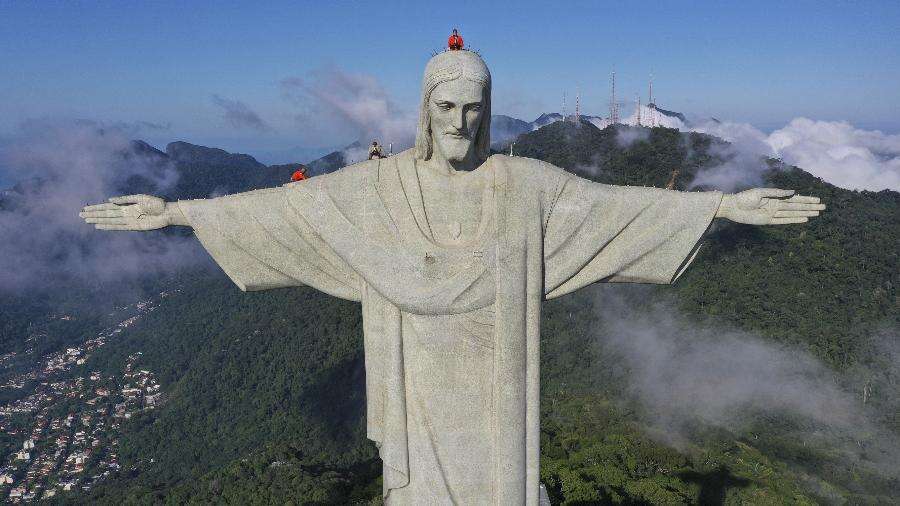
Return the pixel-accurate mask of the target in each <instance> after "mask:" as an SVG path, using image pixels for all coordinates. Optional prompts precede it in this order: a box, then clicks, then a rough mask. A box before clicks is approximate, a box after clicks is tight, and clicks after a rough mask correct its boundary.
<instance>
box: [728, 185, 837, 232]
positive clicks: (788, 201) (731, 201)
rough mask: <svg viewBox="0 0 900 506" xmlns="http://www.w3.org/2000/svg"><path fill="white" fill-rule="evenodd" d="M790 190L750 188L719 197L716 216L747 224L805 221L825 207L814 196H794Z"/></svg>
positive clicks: (783, 223) (785, 223)
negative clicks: (720, 201)
mask: <svg viewBox="0 0 900 506" xmlns="http://www.w3.org/2000/svg"><path fill="white" fill-rule="evenodd" d="M791 195H794V190H779V189H777V188H753V189H752V190H745V191H742V192H740V193H735V194H733V195H725V196H723V197H722V204H721V205H720V206H719V212H718V213H716V216H717V217H719V218H728V219H729V220H731V221H735V222H737V223H746V224H748V225H787V224H789V223H805V222H807V221H809V219H810V218H812V217H814V216H818V215H819V212H820V211H824V210H825V204H822V203H821V202H820V201H819V198H818V197H804V196H802V195H794V196H791Z"/></svg>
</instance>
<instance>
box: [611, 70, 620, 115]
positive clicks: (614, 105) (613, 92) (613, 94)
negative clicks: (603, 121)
mask: <svg viewBox="0 0 900 506" xmlns="http://www.w3.org/2000/svg"><path fill="white" fill-rule="evenodd" d="M610 84H611V86H610V89H611V93H610V97H609V124H610V125H615V124H616V123H618V122H619V104H618V103H616V71H615V70H613V72H612V78H610Z"/></svg>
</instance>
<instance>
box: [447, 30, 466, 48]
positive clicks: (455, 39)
mask: <svg viewBox="0 0 900 506" xmlns="http://www.w3.org/2000/svg"><path fill="white" fill-rule="evenodd" d="M447 48H449V49H451V50H454V51H457V50H460V49H462V48H463V38H462V36H461V35H460V34H459V32H458V31H456V28H454V29H453V35H451V36H450V38H449V39H447Z"/></svg>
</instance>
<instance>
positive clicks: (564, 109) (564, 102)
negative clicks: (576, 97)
mask: <svg viewBox="0 0 900 506" xmlns="http://www.w3.org/2000/svg"><path fill="white" fill-rule="evenodd" d="M562 117H563V121H565V120H566V92H563V108H562Z"/></svg>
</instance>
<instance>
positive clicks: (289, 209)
mask: <svg viewBox="0 0 900 506" xmlns="http://www.w3.org/2000/svg"><path fill="white" fill-rule="evenodd" d="M294 184H309V183H308V182H300V183H294ZM289 191H291V190H290V187H289V185H288V186H283V187H278V188H268V189H263V190H255V191H250V192H246V193H237V194H234V195H226V196H224V197H218V198H212V199H203V200H182V201H179V202H178V205H179V207H180V208H181V210H182V212H183V213H184V215H185V217H186V218H187V220H188V222H189V224H190V226H191V227H192V228H193V229H194V234H195V235H196V236H197V238H198V239H200V242H201V244H203V247H204V248H206V251H208V252H209V254H210V255H211V256H212V257H213V259H214V260H215V261H216V263H218V264H219V266H220V267H221V268H222V270H224V271H225V273H226V274H227V275H228V277H229V278H231V280H232V281H234V283H235V284H236V285H237V286H238V288H240V289H241V290H244V291H255V290H267V289H271V288H282V287H290V286H302V285H308V286H311V287H313V288H316V289H318V290H321V291H323V292H325V293H328V294H330V295H334V296H336V297H340V298H342V299H348V300H353V301H359V300H360V297H361V295H360V287H361V282H360V279H359V277H358V275H357V274H356V273H355V272H354V270H353V269H352V268H351V267H350V266H349V265H348V264H347V263H346V262H345V261H343V260H342V259H341V258H340V257H339V256H338V255H336V254H335V253H334V251H332V249H331V248H330V247H329V246H328V245H327V244H326V243H325V242H324V241H323V240H322V239H321V238H320V237H319V235H318V234H317V233H316V232H315V231H314V230H313V228H312V227H311V226H310V224H309V223H308V222H307V219H306V218H305V217H304V216H302V215H301V214H300V213H299V212H298V211H297V210H296V209H295V208H294V207H293V206H291V203H290V199H289V198H288V195H287V192H289Z"/></svg>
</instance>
